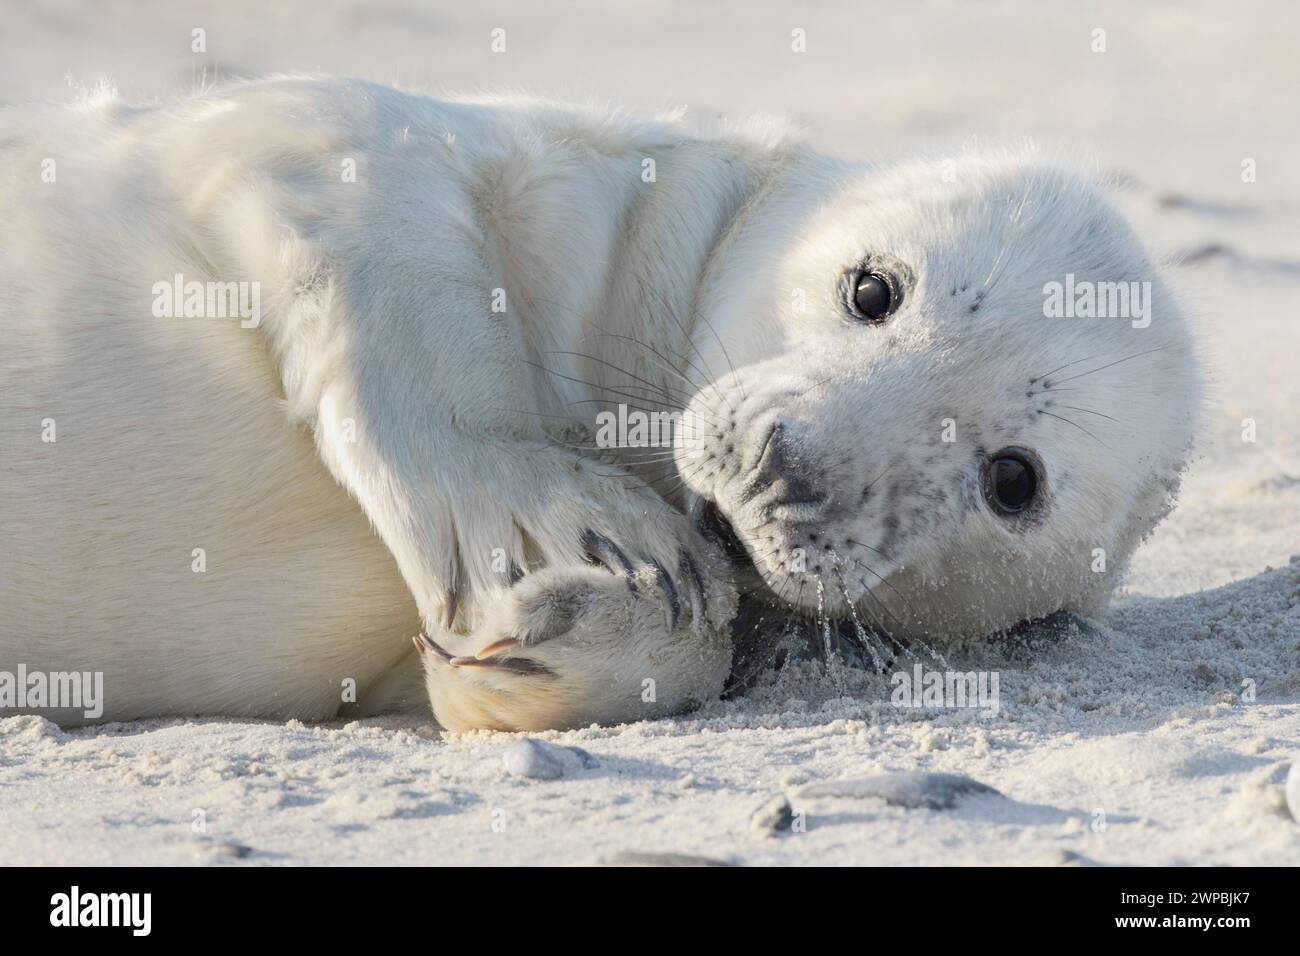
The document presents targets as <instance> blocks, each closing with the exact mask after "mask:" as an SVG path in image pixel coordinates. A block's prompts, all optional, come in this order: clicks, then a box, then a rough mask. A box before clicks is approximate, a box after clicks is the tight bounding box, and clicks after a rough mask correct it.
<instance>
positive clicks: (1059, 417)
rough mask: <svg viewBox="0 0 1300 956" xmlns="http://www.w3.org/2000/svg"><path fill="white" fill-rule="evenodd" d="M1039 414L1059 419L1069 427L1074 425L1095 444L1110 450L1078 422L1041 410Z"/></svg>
mask: <svg viewBox="0 0 1300 956" xmlns="http://www.w3.org/2000/svg"><path fill="white" fill-rule="evenodd" d="M1038 414H1040V415H1046V416H1048V417H1049V418H1055V419H1057V420H1058V421H1062V422H1065V424H1067V425H1073V426H1074V427H1075V428H1077V429H1079V431H1081V432H1083V433H1084V434H1085V435H1087V436H1088V437H1089V438H1091V439H1092V440H1093V441H1095V442H1096V443H1097V444H1098V445H1100V446H1101V447H1102V448H1106V449H1109V448H1110V446H1109V445H1107V444H1106V443H1105V442H1104V441H1102V440H1101V439H1100V438H1098V437H1097V436H1096V435H1094V434H1093V433H1092V432H1090V431H1088V429H1086V428H1084V427H1083V426H1082V425H1080V424H1079V423H1078V422H1075V421H1071V420H1070V419H1068V418H1066V417H1065V416H1064V415H1057V414H1056V413H1055V412H1049V411H1044V410H1043V409H1041V408H1040V409H1039V410H1038Z"/></svg>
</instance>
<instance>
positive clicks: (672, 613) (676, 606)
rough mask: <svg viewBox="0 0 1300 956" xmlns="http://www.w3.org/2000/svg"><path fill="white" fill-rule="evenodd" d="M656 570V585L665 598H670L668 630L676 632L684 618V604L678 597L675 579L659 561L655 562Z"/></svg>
mask: <svg viewBox="0 0 1300 956" xmlns="http://www.w3.org/2000/svg"><path fill="white" fill-rule="evenodd" d="M654 569H655V583H656V584H658V585H659V590H661V591H663V592H664V597H666V598H668V630H669V631H675V630H677V622H678V621H679V620H681V617H682V602H681V598H679V597H678V596H677V585H675V584H673V579H672V578H671V577H669V575H668V572H667V571H665V570H664V568H663V565H661V564H660V563H659V562H658V561H656V562H654Z"/></svg>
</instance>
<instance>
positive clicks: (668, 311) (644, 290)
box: [636, 276, 744, 396]
mask: <svg viewBox="0 0 1300 956" xmlns="http://www.w3.org/2000/svg"><path fill="white" fill-rule="evenodd" d="M636 282H637V286H638V287H639V288H640V290H641V294H642V295H646V294H649V295H652V296H654V297H655V298H656V299H657V300H658V302H659V304H660V305H661V306H662V307H663V310H664V315H666V316H668V318H670V319H672V321H673V324H674V325H676V326H677V328H678V329H679V330H680V331H681V333H682V335H683V337H684V338H685V339H686V344H687V345H689V346H690V347H691V348H692V349H694V350H695V354H696V355H697V356H699V359H700V361H701V362H703V363H704V367H705V368H706V369H708V370H709V376H710V378H712V379H713V380H714V381H717V378H718V377H717V375H716V374H714V372H713V369H712V368H710V367H709V360H708V359H706V358H705V357H704V353H703V352H701V351H700V349H699V346H697V345H696V344H695V341H694V340H693V339H692V337H691V333H690V330H689V329H687V328H686V326H684V325H682V321H681V319H680V318H678V316H677V312H676V310H675V309H673V308H672V307H671V306H670V305H669V304H668V302H667V301H666V300H665V299H664V297H663V293H661V292H660V291H659V290H658V289H657V288H655V287H654V286H653V285H648V284H647V283H646V281H645V279H644V278H643V277H642V276H637V277H636ZM692 317H693V318H697V319H703V318H704V316H703V315H701V314H700V312H699V310H698V309H697V310H695V311H694V315H693V316H692ZM705 321H706V322H708V320H707V319H705ZM709 329H710V330H711V331H712V329H713V326H712V324H710V325H709ZM716 334H717V333H716V332H714V335H716ZM719 341H721V340H719ZM724 352H725V350H724ZM727 361H728V364H730V361H731V360H730V359H728V360H727ZM732 376H733V378H734V376H735V368H734V367H733V368H732ZM737 384H739V383H737ZM741 395H742V396H743V395H744V389H743V388H742V390H741Z"/></svg>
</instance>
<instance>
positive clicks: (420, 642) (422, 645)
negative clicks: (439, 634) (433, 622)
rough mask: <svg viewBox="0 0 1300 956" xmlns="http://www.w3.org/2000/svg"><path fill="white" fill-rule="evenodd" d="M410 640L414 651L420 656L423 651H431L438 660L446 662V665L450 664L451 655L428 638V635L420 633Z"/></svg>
mask: <svg viewBox="0 0 1300 956" xmlns="http://www.w3.org/2000/svg"><path fill="white" fill-rule="evenodd" d="M411 640H412V641H414V642H415V649H416V650H417V651H419V652H420V653H421V654H423V653H424V652H425V651H432V652H433V654H434V656H435V657H438V658H439V659H440V660H443V661H446V662H448V663H450V662H451V659H452V657H453V655H452V654H450V653H448V652H447V651H446V650H445V649H443V648H442V647H440V646H439V645H438V644H436V643H435V642H434V640H433V638H431V637H429V635H428V634H425V633H423V632H421V633H419V634H417V635H416V636H415V637H413V638H411Z"/></svg>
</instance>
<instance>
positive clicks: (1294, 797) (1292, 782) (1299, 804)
mask: <svg viewBox="0 0 1300 956" xmlns="http://www.w3.org/2000/svg"><path fill="white" fill-rule="evenodd" d="M1286 805H1287V808H1288V809H1290V811H1291V819H1293V820H1295V822H1296V823H1300V760H1297V761H1295V763H1293V764H1291V771H1290V772H1289V773H1288V774H1287V775H1286Z"/></svg>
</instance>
